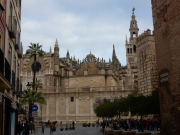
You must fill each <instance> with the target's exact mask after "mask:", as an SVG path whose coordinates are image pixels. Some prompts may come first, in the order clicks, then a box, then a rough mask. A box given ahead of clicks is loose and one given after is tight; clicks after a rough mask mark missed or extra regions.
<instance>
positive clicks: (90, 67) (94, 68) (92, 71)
mask: <svg viewBox="0 0 180 135" xmlns="http://www.w3.org/2000/svg"><path fill="white" fill-rule="evenodd" d="M88 74H89V75H93V74H98V68H97V66H96V64H95V63H88Z"/></svg>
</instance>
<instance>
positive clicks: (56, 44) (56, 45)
mask: <svg viewBox="0 0 180 135" xmlns="http://www.w3.org/2000/svg"><path fill="white" fill-rule="evenodd" d="M55 47H59V45H58V41H57V38H56V43H55Z"/></svg>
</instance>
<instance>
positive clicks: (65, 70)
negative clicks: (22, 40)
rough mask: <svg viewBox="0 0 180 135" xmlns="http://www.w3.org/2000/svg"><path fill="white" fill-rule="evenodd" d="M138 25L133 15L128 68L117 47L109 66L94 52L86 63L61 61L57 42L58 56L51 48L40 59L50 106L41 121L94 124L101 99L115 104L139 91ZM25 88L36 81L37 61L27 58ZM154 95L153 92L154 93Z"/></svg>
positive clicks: (40, 76) (44, 107)
mask: <svg viewBox="0 0 180 135" xmlns="http://www.w3.org/2000/svg"><path fill="white" fill-rule="evenodd" d="M138 31H139V28H138V25H137V20H136V19H135V15H134V13H133V15H132V20H131V22H130V29H129V32H130V38H129V41H128V40H127V39H126V43H125V47H126V60H127V65H126V66H121V63H120V62H119V60H118V58H117V56H116V50H115V46H114V45H113V50H112V59H109V61H108V62H106V61H105V60H104V59H103V58H101V59H100V58H97V57H95V56H94V55H93V54H92V53H91V52H90V53H89V54H88V55H87V56H86V57H85V58H84V59H83V60H82V61H80V60H79V59H76V58H75V56H74V58H72V57H71V58H70V53H69V51H67V54H66V57H60V55H59V54H60V47H59V45H58V41H57V40H56V42H55V45H54V53H52V50H51V47H50V50H49V52H48V53H46V54H45V56H44V57H37V63H36V65H37V67H36V71H37V72H36V75H37V78H38V79H41V80H42V82H43V84H44V87H43V89H42V90H41V89H40V91H42V93H43V95H44V96H45V98H46V101H47V105H42V107H39V108H41V109H40V110H39V117H40V118H42V120H43V121H48V120H50V121H63V122H64V123H67V122H71V121H72V120H74V121H76V122H77V123H82V122H88V121H90V122H94V121H95V120H97V117H96V115H95V114H94V110H93V109H94V108H93V104H94V102H95V101H96V99H97V98H108V99H110V100H111V101H113V100H114V98H117V97H125V96H127V95H128V94H132V93H133V92H135V91H138V81H139V80H138V54H137V53H138V48H137V45H138V44H137V43H136V39H137V37H138ZM22 59H23V60H22V68H21V69H22V71H21V79H22V87H23V89H26V85H27V83H28V82H32V78H33V68H32V65H33V62H34V60H33V58H31V59H29V56H27V55H23V58H22ZM151 91H152V90H151Z"/></svg>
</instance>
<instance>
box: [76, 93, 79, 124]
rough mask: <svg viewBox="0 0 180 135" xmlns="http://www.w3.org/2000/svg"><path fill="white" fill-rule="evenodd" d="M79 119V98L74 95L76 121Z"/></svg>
mask: <svg viewBox="0 0 180 135" xmlns="http://www.w3.org/2000/svg"><path fill="white" fill-rule="evenodd" d="M78 119H79V96H78V94H76V121H77V120H78Z"/></svg>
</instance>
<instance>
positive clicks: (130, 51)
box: [125, 8, 139, 66]
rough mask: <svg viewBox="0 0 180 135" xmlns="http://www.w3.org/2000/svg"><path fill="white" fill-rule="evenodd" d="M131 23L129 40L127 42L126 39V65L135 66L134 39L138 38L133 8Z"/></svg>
mask: <svg viewBox="0 0 180 135" xmlns="http://www.w3.org/2000/svg"><path fill="white" fill-rule="evenodd" d="M132 11H133V12H132V16H131V18H132V19H131V22H130V29H129V32H130V38H129V41H128V39H127V37H126V44H125V46H126V62H127V64H130V65H131V66H132V65H136V63H137V58H136V38H137V37H138V32H139V28H138V25H137V20H136V16H135V15H134V11H135V8H133V10H132Z"/></svg>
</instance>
